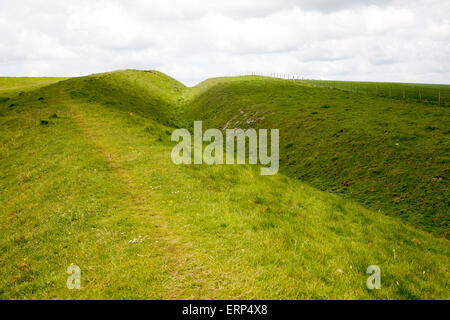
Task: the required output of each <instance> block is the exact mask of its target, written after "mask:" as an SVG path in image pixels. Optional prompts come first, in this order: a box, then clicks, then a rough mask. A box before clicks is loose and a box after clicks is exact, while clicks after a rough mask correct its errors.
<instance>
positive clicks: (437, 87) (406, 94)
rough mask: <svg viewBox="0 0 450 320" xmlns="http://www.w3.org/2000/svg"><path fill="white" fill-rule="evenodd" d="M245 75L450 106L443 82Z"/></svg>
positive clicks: (449, 91) (448, 93) (449, 96)
mask: <svg viewBox="0 0 450 320" xmlns="http://www.w3.org/2000/svg"><path fill="white" fill-rule="evenodd" d="M246 75H251V76H261V77H270V78H277V79H284V80H289V81H292V82H294V83H296V82H300V83H303V84H306V85H310V86H314V87H324V88H331V89H336V90H342V91H348V92H355V93H361V94H367V95H373V96H378V97H386V98H392V99H398V100H407V99H414V100H417V101H425V102H431V103H435V104H438V105H443V106H450V85H445V84H416V83H396V82H369V81H338V80H315V79H304V78H303V77H301V76H299V75H296V74H284V73H257V72H252V73H247V74H246Z"/></svg>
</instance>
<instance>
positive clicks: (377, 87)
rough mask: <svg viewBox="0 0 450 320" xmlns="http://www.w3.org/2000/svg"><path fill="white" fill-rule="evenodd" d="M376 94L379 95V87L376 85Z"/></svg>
mask: <svg viewBox="0 0 450 320" xmlns="http://www.w3.org/2000/svg"><path fill="white" fill-rule="evenodd" d="M375 94H376V95H378V85H376V88H375Z"/></svg>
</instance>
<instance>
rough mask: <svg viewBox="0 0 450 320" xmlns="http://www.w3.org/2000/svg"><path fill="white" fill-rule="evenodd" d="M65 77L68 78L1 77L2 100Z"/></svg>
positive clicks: (0, 93) (0, 92)
mask: <svg viewBox="0 0 450 320" xmlns="http://www.w3.org/2000/svg"><path fill="white" fill-rule="evenodd" d="M65 79H67V78H52V77H0V101H1V100H2V99H3V100H5V99H8V98H9V97H12V96H14V95H17V94H20V93H21V92H22V93H24V92H27V91H30V90H34V89H37V88H40V87H43V86H47V85H49V84H52V83H55V82H58V81H61V80H65Z"/></svg>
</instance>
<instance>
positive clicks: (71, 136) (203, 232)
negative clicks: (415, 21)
mask: <svg viewBox="0 0 450 320" xmlns="http://www.w3.org/2000/svg"><path fill="white" fill-rule="evenodd" d="M11 92H12V93H11V96H8V100H4V101H1V102H0V123H1V126H0V128H1V129H0V130H1V134H0V168H1V170H0V175H1V184H0V203H1V204H2V205H1V206H0V228H1V234H2V237H1V239H0V252H1V256H2V259H1V261H0V272H1V275H2V277H1V278H0V297H1V298H3V299H24V298H34V299H42V298H50V299H86V298H107V299H114V298H116V299H124V298H138V299H168V298H177V299H182V298H200V299H202V298H212V299H214V298H228V299H263V298H268V299H438V298H441V299H446V298H448V265H449V256H450V251H449V245H448V240H447V239H446V237H447V236H448V233H447V230H448V214H447V213H446V211H445V210H446V208H448V179H447V178H446V177H448V171H445V170H446V168H447V167H448V121H446V120H448V111H447V110H448V109H444V108H443V107H439V108H438V107H436V106H428V105H424V104H421V105H420V108H419V107H418V106H416V105H411V104H409V103H408V105H406V104H405V105H402V104H401V103H400V102H398V101H392V100H389V101H387V100H386V101H385V100H383V99H382V98H375V99H374V98H373V97H365V98H362V101H361V97H358V98H355V97H354V96H353V95H352V94H351V93H345V92H335V91H333V90H330V89H327V88H311V87H308V86H302V85H300V84H296V83H288V82H286V81H283V80H278V79H266V78H254V77H239V78H218V79H210V80H207V81H206V82H204V83H202V84H199V85H198V86H196V87H193V88H187V87H185V86H184V85H182V84H181V83H179V82H178V81H176V80H174V79H172V78H170V77H168V76H166V75H164V74H162V73H159V72H156V71H150V72H146V71H136V70H126V71H118V72H112V73H105V74H97V75H92V76H88V77H80V78H72V79H68V80H64V81H59V82H56V83H53V84H50V85H47V86H43V87H37V88H33V89H30V90H28V91H25V92H24V93H23V94H21V95H17V94H16V91H11ZM395 117H396V119H395ZM193 119H196V120H199V119H201V120H203V121H204V123H205V125H206V126H210V127H214V126H217V127H223V126H224V125H225V124H226V123H228V122H230V121H231V122H230V124H231V125H233V126H240V127H256V128H258V127H260V128H262V127H267V128H270V127H278V128H280V139H281V143H280V146H281V150H280V153H281V155H282V156H283V158H282V159H281V166H282V170H281V171H282V172H281V173H280V174H278V175H275V176H260V175H259V170H257V168H255V166H250V165H241V166H229V165H223V166H207V165H192V166H177V165H174V164H173V163H172V162H171V160H170V152H171V149H172V147H173V145H174V143H173V142H171V141H170V135H171V132H172V131H173V129H174V128H175V127H187V126H190V125H192V120H193ZM341 130H342V131H341ZM412 133H415V136H413V135H412ZM381 140H383V141H384V142H381ZM397 143H398V145H397ZM430 155H432V156H430ZM411 172H412V173H413V174H411ZM439 177H440V178H439ZM433 178H436V180H434V179H433ZM343 182H344V183H345V184H343ZM418 183H421V184H423V185H417V184H418ZM319 189H322V190H326V191H321V190H319ZM334 193H338V194H334ZM416 197H417V198H416ZM396 198H398V199H400V200H398V199H396ZM393 206H394V207H395V209H392V208H391V207H393ZM431 208H434V209H433V210H432V209H431ZM418 227H421V228H422V229H426V230H427V231H422V230H419V228H418ZM428 231H430V232H432V233H435V234H434V235H433V234H431V233H430V232H428ZM440 234H442V235H443V237H438V236H436V235H440ZM72 264H75V265H78V266H79V267H80V268H81V279H82V289H81V290H68V289H67V288H66V279H67V277H68V275H67V274H66V269H67V267H68V266H69V265H72ZM369 265H378V266H379V267H380V268H381V272H382V289H381V290H373V291H370V290H368V289H367V288H366V279H367V277H368V275H367V274H366V269H367V267H368V266H369Z"/></svg>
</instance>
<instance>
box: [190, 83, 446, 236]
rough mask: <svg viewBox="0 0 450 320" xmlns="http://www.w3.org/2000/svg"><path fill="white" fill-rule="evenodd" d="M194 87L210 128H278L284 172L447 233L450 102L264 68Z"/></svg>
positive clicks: (193, 114) (197, 108)
mask: <svg viewBox="0 0 450 320" xmlns="http://www.w3.org/2000/svg"><path fill="white" fill-rule="evenodd" d="M193 91H194V92H197V93H198V94H193V102H192V105H193V106H192V108H191V109H189V113H190V114H189V116H188V117H190V118H191V119H194V118H195V119H197V120H203V121H204V127H215V128H225V127H227V128H279V129H280V157H281V158H280V166H281V168H282V172H283V173H285V174H287V175H289V176H291V177H295V178H298V179H301V180H302V181H306V182H309V183H311V184H312V185H313V186H314V187H317V188H319V189H322V190H327V191H330V192H334V193H338V194H340V195H342V196H345V197H350V198H352V199H355V200H357V201H358V202H360V203H362V204H364V205H365V206H367V207H369V208H372V209H373V210H381V211H382V212H384V213H387V214H390V215H393V216H398V217H401V218H403V219H404V220H405V221H407V222H408V223H410V224H412V225H415V226H417V227H420V228H422V229H425V230H427V231H430V232H433V233H435V234H437V235H440V236H442V237H447V238H448V236H449V234H448V230H449V215H448V208H449V199H450V196H449V176H450V174H449V173H450V172H449V155H450V148H449V146H450V143H449V133H450V125H449V124H450V113H449V109H448V107H445V106H438V105H436V104H427V103H417V102H414V101H411V100H408V101H397V100H394V99H388V98H380V97H378V98H377V97H373V96H370V95H366V94H363V93H354V92H345V91H341V90H333V89H330V88H321V87H311V86H305V85H302V84H300V83H293V82H291V81H286V80H280V79H272V78H263V77H238V78H218V79H212V80H207V81H205V82H204V83H202V84H200V85H199V86H197V87H196V88H194V89H193ZM190 123H192V122H190Z"/></svg>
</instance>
